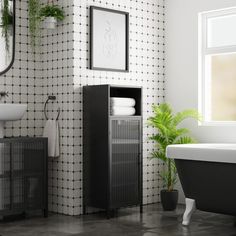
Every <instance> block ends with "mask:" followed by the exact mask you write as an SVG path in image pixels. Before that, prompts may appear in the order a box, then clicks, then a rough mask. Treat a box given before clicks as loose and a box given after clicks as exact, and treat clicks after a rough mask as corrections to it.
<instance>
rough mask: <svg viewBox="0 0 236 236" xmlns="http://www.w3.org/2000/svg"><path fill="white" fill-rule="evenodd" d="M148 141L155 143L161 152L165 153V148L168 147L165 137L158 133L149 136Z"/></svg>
mask: <svg viewBox="0 0 236 236" xmlns="http://www.w3.org/2000/svg"><path fill="white" fill-rule="evenodd" d="M149 139H150V140H153V141H156V142H157V144H158V145H159V146H160V147H161V148H162V150H163V151H165V149H166V146H167V145H168V142H167V140H166V138H165V137H163V136H162V135H161V134H159V133H158V134H156V135H153V136H151V137H150V138H149Z"/></svg>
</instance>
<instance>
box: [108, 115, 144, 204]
mask: <svg viewBox="0 0 236 236" xmlns="http://www.w3.org/2000/svg"><path fill="white" fill-rule="evenodd" d="M140 152H141V119H140V118H112V119H111V172H110V177H111V182H110V183H111V204H112V206H113V207H122V206H128V205H134V204H139V201H140V191H141V189H140V187H141V185H140V176H141V175H140V173H141V172H140V168H141V166H140Z"/></svg>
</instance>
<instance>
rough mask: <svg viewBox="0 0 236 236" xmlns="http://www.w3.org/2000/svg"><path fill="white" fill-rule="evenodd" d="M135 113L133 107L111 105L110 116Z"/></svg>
mask: <svg viewBox="0 0 236 236" xmlns="http://www.w3.org/2000/svg"><path fill="white" fill-rule="evenodd" d="M134 114H135V108H134V107H117V106H114V107H111V115H112V116H133V115H134Z"/></svg>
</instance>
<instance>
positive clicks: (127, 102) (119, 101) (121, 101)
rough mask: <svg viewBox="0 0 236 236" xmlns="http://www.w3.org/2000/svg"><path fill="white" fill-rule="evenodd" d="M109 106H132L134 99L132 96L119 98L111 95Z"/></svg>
mask: <svg viewBox="0 0 236 236" xmlns="http://www.w3.org/2000/svg"><path fill="white" fill-rule="evenodd" d="M110 101H111V106H117V107H134V106H135V99H133V98H120V97H111V99H110Z"/></svg>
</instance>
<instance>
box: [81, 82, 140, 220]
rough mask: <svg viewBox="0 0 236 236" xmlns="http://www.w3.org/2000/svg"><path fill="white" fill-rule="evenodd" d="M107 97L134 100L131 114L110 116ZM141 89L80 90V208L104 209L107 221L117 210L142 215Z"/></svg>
mask: <svg viewBox="0 0 236 236" xmlns="http://www.w3.org/2000/svg"><path fill="white" fill-rule="evenodd" d="M111 97H128V98H134V99H135V101H136V105H135V111H136V113H135V115H133V116H112V115H111V114H110V98H111ZM141 99H142V89H141V87H124V86H111V85H95V86H84V87H83V124H84V125H83V137H84V145H83V191H84V198H83V209H84V214H86V209H87V207H96V208H100V209H105V210H106V211H107V216H108V218H109V217H110V216H111V213H112V212H113V211H114V210H116V209H119V208H121V207H128V206H140V211H141V212H142V114H141V111H142V107H141V104H142V100H141Z"/></svg>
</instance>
